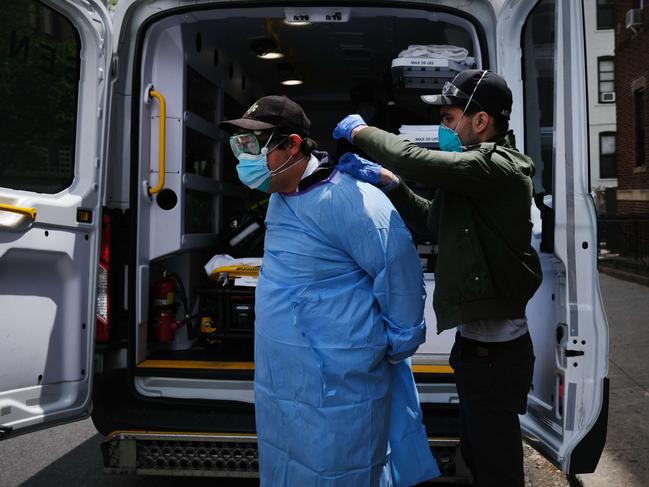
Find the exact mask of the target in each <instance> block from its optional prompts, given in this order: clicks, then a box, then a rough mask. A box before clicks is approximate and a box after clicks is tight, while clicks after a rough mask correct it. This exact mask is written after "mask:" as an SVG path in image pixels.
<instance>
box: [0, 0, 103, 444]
mask: <svg viewBox="0 0 649 487" xmlns="http://www.w3.org/2000/svg"><path fill="white" fill-rule="evenodd" d="M43 3H44V4H45V5H47V6H48V7H50V8H51V9H52V10H53V11H54V12H53V14H52V16H54V15H55V16H57V19H59V18H62V19H63V20H66V19H67V20H69V22H70V23H71V24H72V26H73V28H74V29H76V31H77V32H76V33H77V34H78V36H79V39H80V53H79V59H78V62H79V63H80V74H79V83H78V92H77V97H78V98H77V106H76V128H75V131H74V139H73V140H74V141H75V146H74V154H75V158H74V159H75V160H74V161H67V162H66V164H70V165H71V166H72V167H73V168H74V178H73V180H72V182H71V184H70V185H69V186H68V187H66V188H64V189H62V190H61V191H59V192H57V193H54V194H49V193H46V192H45V191H44V192H43V193H40V192H35V191H27V190H20V189H8V188H3V187H1V186H2V180H0V201H1V202H3V203H5V204H9V205H16V206H23V207H31V208H34V209H35V210H36V213H35V217H34V218H33V221H30V222H29V224H27V225H22V226H21V225H14V223H16V222H12V219H11V218H3V219H2V220H0V276H2V278H1V279H0V335H1V336H2V337H3V339H2V340H0V391H1V392H0V434H3V436H4V437H6V436H9V435H11V434H14V433H21V432H25V431H28V430H35V429H41V428H43V427H47V426H50V425H53V424H58V423H61V422H65V421H71V420H75V419H81V418H82V417H84V416H87V415H88V414H89V413H90V408H91V403H90V392H91V389H92V388H91V378H92V359H93V345H94V330H95V291H96V289H95V288H96V275H97V267H98V250H99V240H100V233H99V231H98V229H99V225H100V223H101V221H102V213H101V199H102V193H103V191H102V180H103V173H104V171H105V165H104V164H103V161H104V155H105V147H106V144H107V131H106V120H107V115H108V111H109V81H110V79H109V78H110V74H109V73H110V62H111V58H112V52H111V46H112V36H111V26H110V21H109V19H108V12H107V11H106V9H105V7H104V6H103V3H102V2H99V1H95V0H87V1H85V2H83V4H81V3H80V2H77V1H67V0H66V1H50V0H45V1H44V2H43ZM33 7H38V9H41V8H43V7H39V6H37V5H34V6H33ZM34 10H36V8H35V9H34ZM41 14H42V15H45V13H44V12H41ZM35 18H36V17H34V19H35ZM57 21H59V20H57ZM45 32H46V31H45ZM25 59H27V56H26V57H25ZM74 59H75V58H74V57H72V60H73V61H74ZM25 62H27V61H25ZM66 62H67V61H66ZM74 84H75V86H76V85H77V84H76V80H75V83H74ZM43 109H49V107H45V108H43ZM17 116H20V114H17ZM71 152H72V151H69V153H71ZM59 163H60V159H59ZM46 167H47V166H46ZM30 176H32V177H33V176H34V175H30ZM80 209H84V210H87V211H88V212H91V213H92V219H91V221H83V220H81V219H80V218H79V213H78V211H79V210H80ZM18 223H19V222H18Z"/></svg>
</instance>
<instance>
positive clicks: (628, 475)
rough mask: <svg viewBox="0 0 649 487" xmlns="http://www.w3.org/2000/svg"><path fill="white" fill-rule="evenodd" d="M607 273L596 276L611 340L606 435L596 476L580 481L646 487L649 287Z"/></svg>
mask: <svg viewBox="0 0 649 487" xmlns="http://www.w3.org/2000/svg"><path fill="white" fill-rule="evenodd" d="M608 270H609V269H608V268H607V269H606V270H605V269H601V272H600V286H601V290H602V297H603V299H604V307H605V309H606V315H607V317H608V323H609V337H610V357H609V378H610V386H611V388H610V409H609V421H608V436H607V440H606V446H605V448H604V452H603V453H602V458H601V459H600V461H599V465H598V466H597V470H596V472H595V473H593V474H589V475H579V476H578V481H580V482H581V484H582V485H583V486H584V487H627V486H628V487H640V486H649V319H648V318H649V287H646V286H645V285H641V284H638V283H637V282H629V281H628V280H621V279H618V278H614V277H611V276H609V275H606V274H608V272H607V271H608ZM605 272H606V274H605ZM627 277H628V276H627ZM641 277H642V276H641Z"/></svg>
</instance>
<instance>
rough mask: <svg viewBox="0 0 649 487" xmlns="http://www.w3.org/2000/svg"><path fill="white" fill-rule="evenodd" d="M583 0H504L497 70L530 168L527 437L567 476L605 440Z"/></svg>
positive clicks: (604, 348)
mask: <svg viewBox="0 0 649 487" xmlns="http://www.w3.org/2000/svg"><path fill="white" fill-rule="evenodd" d="M582 9H583V5H582V2H581V1H570V2H563V1H555V0H541V1H539V2H517V1H509V2H505V4H504V6H503V8H502V10H500V12H499V13H498V16H497V18H498V28H497V37H498V53H497V57H498V68H499V70H500V71H501V73H502V74H503V75H504V76H505V78H506V79H508V80H512V81H513V80H521V81H520V82H513V83H512V86H513V91H514V99H518V100H521V99H522V100H524V109H523V110H520V111H516V110H515V111H516V112H517V113H515V114H514V116H513V118H512V123H513V125H514V127H513V128H514V131H515V133H516V135H517V136H518V138H519V140H518V143H519V146H520V147H522V148H523V147H524V151H525V152H526V153H527V154H528V155H530V156H531V157H532V158H533V159H534V161H535V165H536V175H535V177H534V187H535V193H536V197H535V205H533V220H534V243H535V246H536V247H537V249H538V250H539V254H540V256H541V262H542V268H543V283H542V285H541V287H540V289H539V290H538V291H537V293H536V295H535V296H534V298H533V299H532V300H531V301H530V303H529V305H528V309H527V316H528V319H529V324H530V333H531V334H532V338H533V341H534V351H535V355H536V362H535V371H534V374H535V375H534V383H533V387H532V390H531V391H530V394H529V396H528V398H529V400H528V410H527V414H526V415H524V416H521V424H522V427H523V431H524V434H525V435H526V437H527V438H528V440H529V441H530V443H531V444H532V445H533V446H535V447H536V448H537V449H538V450H539V451H540V452H541V453H543V454H544V455H545V456H546V457H548V458H549V459H550V460H552V461H553V462H554V463H555V464H556V465H558V466H559V467H560V468H561V469H562V470H563V471H564V472H566V473H571V474H576V473H586V472H592V471H594V469H595V467H596V465H597V462H598V460H599V457H600V454H601V452H602V449H603V447H604V442H605V440H606V425H607V417H608V379H607V374H608V326H607V323H606V317H605V315H604V310H603V305H602V300H601V296H600V293H599V283H598V274H597V217H596V213H595V207H594V204H593V201H592V198H591V197H590V195H589V188H588V164H589V160H588V105H587V88H586V59H585V45H584V24H583V10H582Z"/></svg>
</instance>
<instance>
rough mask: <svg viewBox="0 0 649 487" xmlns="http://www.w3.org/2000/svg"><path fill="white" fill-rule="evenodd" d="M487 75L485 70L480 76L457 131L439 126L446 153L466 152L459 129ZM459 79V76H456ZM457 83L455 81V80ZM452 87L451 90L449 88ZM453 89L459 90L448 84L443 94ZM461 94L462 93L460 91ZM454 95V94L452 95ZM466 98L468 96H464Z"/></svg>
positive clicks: (442, 145) (440, 144)
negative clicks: (458, 132)
mask: <svg viewBox="0 0 649 487" xmlns="http://www.w3.org/2000/svg"><path fill="white" fill-rule="evenodd" d="M486 74H487V70H486V69H485V70H484V71H483V72H482V76H480V79H479V80H478V82H477V83H476V84H475V86H474V88H473V91H472V92H471V96H469V98H468V100H467V102H466V105H464V110H462V116H461V117H460V120H458V122H457V125H456V126H455V130H452V129H450V128H449V127H447V126H446V125H444V123H441V124H440V125H439V132H438V138H439V148H440V149H441V150H443V151H446V152H464V146H463V145H462V141H461V140H460V136H459V135H458V134H457V129H459V128H460V124H461V123H462V119H463V118H464V114H465V113H466V111H467V109H468V108H469V105H470V104H471V100H473V95H475V92H476V90H477V89H478V86H479V85H480V83H481V82H482V79H483V78H484V77H485V75H486ZM456 78H457V76H456ZM453 81H455V80H453ZM448 87H450V88H448ZM451 88H454V89H456V90H457V88H456V87H455V85H453V82H450V83H449V82H447V83H446V84H445V85H444V89H443V90H442V93H444V91H447V90H450V89H451ZM458 91H459V92H460V93H462V92H461V91H460V90H458ZM451 94H453V93H451ZM464 96H466V95H464Z"/></svg>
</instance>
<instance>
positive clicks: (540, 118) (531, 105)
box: [522, 0, 555, 195]
mask: <svg viewBox="0 0 649 487" xmlns="http://www.w3.org/2000/svg"><path fill="white" fill-rule="evenodd" d="M554 9H555V0H542V1H541V2H539V3H538V5H537V6H536V7H534V10H532V12H531V13H530V16H529V18H528V20H527V23H526V24H525V28H524V30H523V39H522V40H523V46H524V50H523V71H524V75H523V78H524V90H525V152H526V154H528V155H529V156H530V157H531V158H532V159H533V160H534V164H535V166H536V172H535V174H534V180H533V181H534V192H535V193H536V195H544V194H552V166H553V165H554V123H555V114H554V71H555V69H554V44H555V33H554Z"/></svg>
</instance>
